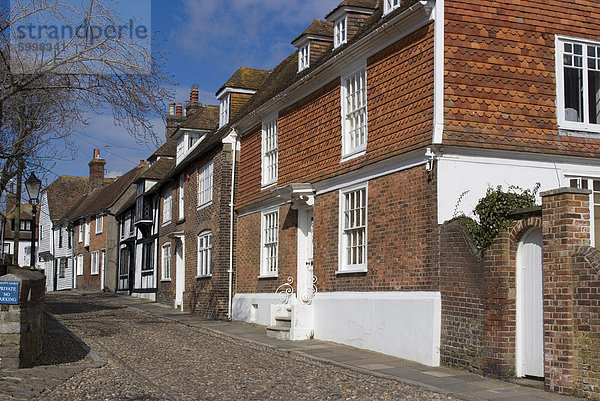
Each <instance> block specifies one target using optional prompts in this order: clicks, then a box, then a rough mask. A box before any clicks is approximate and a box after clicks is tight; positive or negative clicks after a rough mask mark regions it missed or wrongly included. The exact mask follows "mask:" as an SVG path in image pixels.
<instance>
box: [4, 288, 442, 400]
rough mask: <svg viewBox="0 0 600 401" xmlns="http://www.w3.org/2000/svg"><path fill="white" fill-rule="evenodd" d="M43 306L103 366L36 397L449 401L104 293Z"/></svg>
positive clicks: (66, 351) (70, 354) (57, 356)
mask: <svg viewBox="0 0 600 401" xmlns="http://www.w3.org/2000/svg"><path fill="white" fill-rule="evenodd" d="M46 302H47V307H48V310H49V311H51V312H52V313H53V314H54V316H55V317H56V319H57V320H58V321H60V322H61V323H62V324H64V325H65V326H66V327H67V328H68V329H69V330H70V331H72V332H73V333H74V334H75V335H76V336H78V337H79V338H80V339H81V340H82V341H83V342H85V344H87V346H89V347H90V349H91V351H93V352H94V353H97V356H96V359H99V360H100V363H98V364H97V365H96V366H92V367H88V368H85V369H83V370H81V369H75V370H74V371H72V373H71V374H73V373H74V375H73V376H72V377H71V378H69V379H68V380H66V381H64V382H62V383H61V384H58V385H55V384H56V381H55V382H53V384H54V385H55V386H54V387H52V386H49V388H47V389H46V390H45V391H44V392H42V393H41V394H38V395H37V396H35V397H34V398H33V399H35V400H87V399H92V400H280V399H281V400H339V399H342V400H344V399H352V400H446V399H450V398H448V397H446V396H442V395H439V394H435V393H432V392H429V391H426V390H423V389H422V388H420V387H416V386H410V385H405V384H401V383H398V382H396V381H394V380H387V379H381V378H377V377H374V376H371V375H367V374H362V373H359V372H355V371H352V370H347V369H344V368H341V367H338V366H333V365H329V364H325V363H321V362H318V361H313V360H310V359H307V358H303V357H301V356H297V355H293V354H288V353H285V352H281V351H277V350H273V349H269V348H267V347H262V346H260V345H257V344H253V343H249V342H246V341H241V340H237V339H232V338H229V337H224V336H221V335H218V334H216V333H213V332H211V331H208V330H204V329H201V328H195V327H188V326H186V325H183V324H179V323H175V322H173V321H171V320H167V319H162V318H157V317H154V316H151V315H149V314H146V313H144V312H141V311H139V310H135V309H132V308H125V307H121V306H118V305H115V304H111V303H110V302H109V301H108V300H107V299H106V298H103V297H102V296H97V295H87V296H82V295H77V294H70V293H62V294H48V295H47V300H46ZM58 345H59V347H60V343H58ZM51 348H52V347H51ZM46 354H48V355H47V357H46V358H47V359H49V361H48V362H46V365H51V364H53V363H57V362H58V361H67V362H68V363H70V364H73V363H75V365H77V362H76V361H77V360H80V361H81V363H83V362H84V361H86V360H87V362H86V363H88V364H89V362H90V355H87V356H84V355H83V354H82V352H81V350H80V349H77V347H73V346H70V347H61V349H58V350H54V351H52V350H50V351H48V350H47V351H46ZM98 357H99V358H98ZM61 363H63V362H61ZM47 369H52V367H49V368H47ZM57 369H58V368H57ZM0 396H1V393H0ZM7 397H8V395H7ZM7 399H11V398H7Z"/></svg>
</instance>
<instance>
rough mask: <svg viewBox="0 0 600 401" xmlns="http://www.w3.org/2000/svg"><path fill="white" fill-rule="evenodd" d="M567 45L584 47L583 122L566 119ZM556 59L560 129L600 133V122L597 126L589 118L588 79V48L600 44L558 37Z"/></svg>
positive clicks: (598, 55)
mask: <svg viewBox="0 0 600 401" xmlns="http://www.w3.org/2000/svg"><path fill="white" fill-rule="evenodd" d="M566 43H571V44H577V45H581V46H583V51H582V58H583V60H582V66H581V67H582V71H583V74H582V76H583V88H582V89H583V93H584V96H583V105H582V109H583V122H578V121H568V120H567V119H566V115H565V114H566V108H565V75H564V68H565V65H564V55H565V50H564V47H565V46H564V45H565V44H566ZM555 45H556V48H555V57H556V62H555V65H556V96H557V98H556V113H557V121H558V127H559V128H562V129H567V130H574V131H585V132H597V133H600V121H599V123H597V124H592V123H590V122H589V121H590V116H589V114H590V113H589V96H588V91H589V79H588V71H589V66H588V46H589V47H600V42H598V41H592V40H587V39H581V38H572V37H567V36H561V35H556V37H555ZM595 58H596V59H597V61H598V62H600V54H597V55H596V57H595ZM594 70H600V66H596V68H595V69H594Z"/></svg>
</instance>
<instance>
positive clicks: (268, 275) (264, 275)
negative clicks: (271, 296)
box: [258, 274, 279, 280]
mask: <svg viewBox="0 0 600 401" xmlns="http://www.w3.org/2000/svg"><path fill="white" fill-rule="evenodd" d="M277 277H279V276H278V275H277V274H261V275H260V276H258V279H259V280H262V279H269V278H277Z"/></svg>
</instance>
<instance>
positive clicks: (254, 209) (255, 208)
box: [237, 198, 288, 218]
mask: <svg viewBox="0 0 600 401" xmlns="http://www.w3.org/2000/svg"><path fill="white" fill-rule="evenodd" d="M286 203H288V201H286V200H283V199H281V198H272V199H267V200H264V201H260V202H258V203H255V204H253V205H248V206H244V207H242V208H240V209H239V210H238V213H237V215H238V218H240V217H244V216H248V215H250V214H254V213H258V212H260V211H262V210H265V209H273V208H279V206H283V205H285V204H286Z"/></svg>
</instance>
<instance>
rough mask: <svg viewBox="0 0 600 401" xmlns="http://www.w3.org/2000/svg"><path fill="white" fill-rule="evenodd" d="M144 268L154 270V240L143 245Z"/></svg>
mask: <svg viewBox="0 0 600 401" xmlns="http://www.w3.org/2000/svg"><path fill="white" fill-rule="evenodd" d="M142 270H145V271H148V270H154V241H150V242H146V243H144V244H143V245H142Z"/></svg>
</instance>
